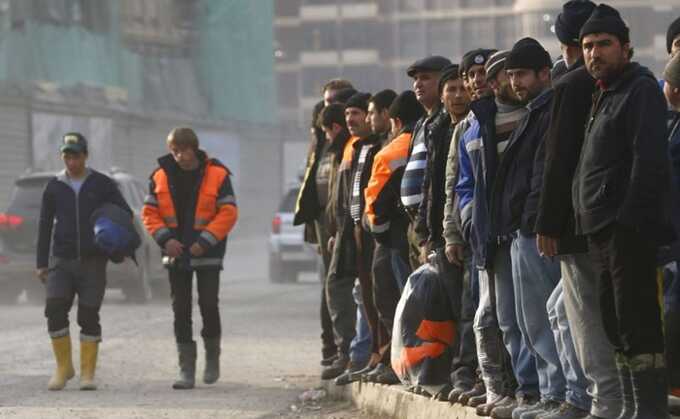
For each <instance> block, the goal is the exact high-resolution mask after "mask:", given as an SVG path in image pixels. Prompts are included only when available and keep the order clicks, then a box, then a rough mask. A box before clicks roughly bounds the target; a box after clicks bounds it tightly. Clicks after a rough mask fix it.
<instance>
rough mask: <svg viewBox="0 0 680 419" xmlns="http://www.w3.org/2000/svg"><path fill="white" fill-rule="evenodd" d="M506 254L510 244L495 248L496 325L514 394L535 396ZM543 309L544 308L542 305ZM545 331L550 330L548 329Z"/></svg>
mask: <svg viewBox="0 0 680 419" xmlns="http://www.w3.org/2000/svg"><path fill="white" fill-rule="evenodd" d="M510 253H511V252H510V243H505V244H502V245H500V246H499V247H498V249H497V251H496V254H495V256H494V260H493V273H494V284H495V288H496V313H497V315H498V325H499V327H500V328H501V331H502V332H503V343H504V344H505V348H506V349H507V350H508V353H510V361H511V363H512V370H513V371H514V373H515V379H516V380H517V384H518V388H517V394H525V395H536V394H537V393H538V390H539V383H540V380H539V377H538V371H537V363H536V359H535V358H534V356H533V354H532V353H531V351H530V350H529V347H528V345H527V342H526V341H525V340H524V336H523V335H522V332H521V330H520V325H519V323H518V318H517V313H518V307H516V292H515V286H514V282H515V280H514V277H515V275H514V260H513V259H512V258H511V255H510ZM543 307H545V302H544V303H543ZM546 321H547V315H546ZM548 330H550V329H549V328H548ZM553 345H554V344H553Z"/></svg>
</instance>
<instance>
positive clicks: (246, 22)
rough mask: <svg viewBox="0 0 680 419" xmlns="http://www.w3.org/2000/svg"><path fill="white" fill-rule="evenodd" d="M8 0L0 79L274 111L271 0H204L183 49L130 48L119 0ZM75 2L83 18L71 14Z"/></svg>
mask: <svg viewBox="0 0 680 419" xmlns="http://www.w3.org/2000/svg"><path fill="white" fill-rule="evenodd" d="M10 4H11V9H10V12H9V13H7V12H5V13H0V80H3V81H7V82H19V83H20V82H31V81H47V82H53V83H55V84H56V85H57V86H60V87H71V86H74V85H79V84H83V85H90V86H97V87H106V86H111V87H118V88H122V89H125V90H126V91H127V93H128V105H129V106H130V108H131V109H133V110H142V111H143V110H145V109H153V110H168V111H174V112H182V113H187V114H190V115H195V116H198V117H201V118H218V119H238V120H244V121H249V122H273V121H274V118H275V114H276V113H275V107H274V104H275V103H276V89H275V81H274V64H273V55H272V44H273V31H272V25H273V2H272V0H258V1H250V0H200V1H199V2H198V4H197V6H196V7H198V10H199V13H198V14H197V22H196V28H197V44H198V45H196V46H195V48H191V50H192V51H193V53H192V55H191V56H189V57H186V56H182V55H181V54H167V55H163V54H158V53H156V54H143V53H140V52H137V51H132V50H130V49H129V48H127V47H126V46H125V45H124V43H123V42H122V41H121V35H120V32H119V28H120V25H119V21H118V19H119V11H118V1H117V0H110V1H106V2H96V3H94V2H78V0H49V1H48V0H12V1H11V3H10ZM93 4H97V5H98V8H94V7H92V5H93ZM84 5H88V6H87V7H86V6H84ZM76 6H78V7H80V9H81V10H80V14H81V15H82V16H84V18H81V20H80V21H78V22H68V21H67V19H66V20H65V19H64V16H65V15H68V16H71V15H72V14H73V13H72V9H71V8H73V7H76ZM67 12H68V13H67ZM85 18H87V19H85ZM53 20H54V21H53ZM65 21H66V22H65Z"/></svg>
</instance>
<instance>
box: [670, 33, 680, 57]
mask: <svg viewBox="0 0 680 419" xmlns="http://www.w3.org/2000/svg"><path fill="white" fill-rule="evenodd" d="M678 52H680V35H678V36H676V37H675V39H674V40H673V42H672V43H671V57H672V56H674V55H675V54H677V53H678Z"/></svg>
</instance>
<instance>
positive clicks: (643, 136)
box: [572, 63, 673, 243]
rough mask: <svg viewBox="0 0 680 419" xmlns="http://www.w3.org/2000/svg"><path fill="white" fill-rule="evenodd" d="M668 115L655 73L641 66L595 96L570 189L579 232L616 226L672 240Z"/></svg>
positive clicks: (631, 66)
mask: <svg viewBox="0 0 680 419" xmlns="http://www.w3.org/2000/svg"><path fill="white" fill-rule="evenodd" d="M666 115H667V106H666V101H665V100H664V97H663V94H662V93H661V91H660V90H659V87H658V84H657V81H656V79H655V77H654V75H653V74H652V72H651V71H649V70H648V69H647V68H645V67H642V66H640V65H639V64H637V63H630V64H628V65H627V66H626V67H625V69H624V70H623V73H622V74H621V75H620V76H619V77H618V79H616V80H615V81H613V82H612V83H611V84H610V85H609V86H603V87H602V88H601V89H599V90H598V91H596V92H595V95H594V97H593V107H592V109H591V112H590V118H589V120H588V122H587V125H586V131H585V139H584V144H583V151H582V152H581V156H580V160H579V163H578V166H577V168H576V174H575V176H574V183H573V189H572V194H573V203H574V210H575V219H576V231H577V233H579V234H593V233H596V232H597V231H599V230H601V229H603V228H604V227H606V226H608V225H609V224H611V223H613V222H618V223H621V224H624V225H627V226H628V227H630V228H633V229H634V230H636V231H638V232H639V233H640V234H643V235H645V236H647V237H648V238H650V239H652V240H655V241H657V242H659V243H668V242H669V241H670V240H672V238H673V237H672V228H669V221H668V217H669V214H668V213H669V208H668V203H669V202H668V193H669V186H670V185H669V183H670V180H669V179H670V173H669V162H668V151H667V150H668V141H667V132H666ZM669 233H671V234H669Z"/></svg>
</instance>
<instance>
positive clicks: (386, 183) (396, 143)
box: [364, 132, 411, 234]
mask: <svg viewBox="0 0 680 419" xmlns="http://www.w3.org/2000/svg"><path fill="white" fill-rule="evenodd" d="M410 144H411V133H408V132H405V133H402V134H400V135H399V136H397V138H395V139H394V140H392V141H391V142H390V143H389V144H388V145H386V146H385V147H383V149H382V150H380V151H379V152H378V154H376V155H375V158H374V159H373V170H372V172H371V179H370V180H369V181H368V186H367V187H366V189H365V191H364V196H365V198H366V209H365V212H366V218H367V219H368V226H369V228H370V229H371V232H372V233H374V234H382V233H386V232H387V231H388V230H389V228H390V219H389V215H390V214H391V213H393V211H392V210H393V207H394V206H395V205H398V200H399V199H400V196H399V187H400V183H401V176H402V175H403V171H404V167H405V166H406V163H407V161H408V157H409V146H410ZM392 184H394V187H390V185H392Z"/></svg>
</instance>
